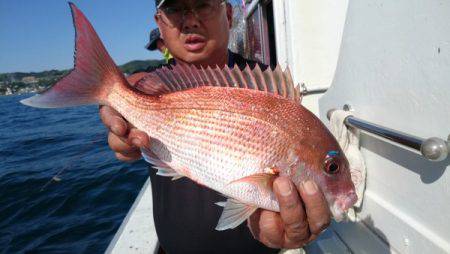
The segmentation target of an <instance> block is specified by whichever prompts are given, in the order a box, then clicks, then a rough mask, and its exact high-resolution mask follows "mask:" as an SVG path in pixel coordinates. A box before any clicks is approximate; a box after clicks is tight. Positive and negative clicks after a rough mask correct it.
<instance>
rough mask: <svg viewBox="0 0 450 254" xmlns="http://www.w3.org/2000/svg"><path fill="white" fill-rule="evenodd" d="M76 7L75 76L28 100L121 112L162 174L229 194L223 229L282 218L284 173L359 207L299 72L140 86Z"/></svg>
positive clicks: (184, 73)
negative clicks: (307, 102) (279, 189)
mask: <svg viewBox="0 0 450 254" xmlns="http://www.w3.org/2000/svg"><path fill="white" fill-rule="evenodd" d="M71 8H72V13H73V16H74V23H75V28H76V31H77V33H76V34H77V35H76V57H75V69H74V70H73V71H72V72H71V73H70V74H69V75H68V76H66V77H65V78H63V79H62V80H61V81H60V82H58V83H57V84H56V85H55V86H53V87H52V88H51V89H49V90H48V91H46V92H44V93H43V94H40V95H36V96H34V97H31V98H28V99H25V100H23V101H22V103H24V104H26V105H30V106H34V107H44V108H52V107H63V106H77V105H83V104H93V103H99V104H103V105H109V106H111V107H113V108H114V109H116V110H117V111H118V112H119V113H121V114H122V115H123V116H124V117H125V118H126V119H127V120H128V121H129V122H130V123H132V124H133V125H135V126H136V127H137V128H138V129H140V130H143V131H145V132H146V133H147V134H148V135H149V136H150V137H151V138H152V142H151V147H149V148H148V149H145V150H143V151H142V152H143V156H144V158H145V159H146V160H147V161H148V162H150V163H152V164H153V165H154V167H155V168H156V169H158V174H159V175H162V176H168V177H173V178H175V179H176V178H179V177H188V178H190V179H191V180H193V181H195V182H197V183H199V184H202V185H204V186H207V187H209V188H211V189H214V190H216V191H218V192H220V193H222V194H223V195H225V196H226V197H228V200H227V202H226V203H224V204H221V205H223V206H224V207H225V208H224V212H223V214H222V216H221V218H220V220H219V224H218V226H217V229H218V230H224V229H228V228H234V227H236V226H238V225H239V224H240V223H242V222H243V221H244V220H245V219H246V218H248V217H249V216H250V215H251V214H252V213H253V212H254V211H255V210H256V209H257V208H264V209H268V210H273V211H278V210H279V207H278V202H277V200H276V197H275V195H274V193H273V191H272V182H273V179H274V178H275V177H277V176H278V175H283V176H287V177H289V178H290V179H291V180H292V181H293V182H294V183H295V184H297V185H298V184H300V183H301V182H303V181H305V180H308V179H312V180H314V181H315V182H316V183H317V184H318V186H319V187H320V189H321V190H322V191H323V193H324V194H325V197H326V199H327V201H328V203H329V206H330V210H331V212H332V213H333V215H334V217H335V218H336V219H340V218H342V215H343V212H344V211H345V210H347V209H348V208H349V207H351V206H352V205H353V203H354V202H355V201H356V194H355V191H354V186H353V183H352V182H351V178H350V172H349V168H348V162H347V159H346V158H345V156H344V154H343V152H342V151H341V149H340V148H339V145H338V143H337V142H336V140H335V139H334V137H333V136H332V135H331V134H330V132H329V131H328V130H327V128H326V127H325V126H324V125H323V124H322V122H321V121H320V120H319V119H318V118H316V117H315V116H314V115H313V114H312V113H311V112H309V111H308V110H307V109H305V108H304V107H303V106H301V105H300V99H301V97H300V93H299V91H298V89H295V88H294V85H293V83H292V80H291V77H290V73H289V70H287V71H285V72H282V71H281V70H280V68H279V67H277V68H276V69H275V70H270V69H268V70H265V71H261V69H259V67H258V66H257V67H256V68H255V69H253V70H251V69H250V68H249V67H248V66H247V68H245V69H244V70H242V71H241V70H240V69H239V68H237V67H235V68H231V69H230V68H227V67H225V68H224V69H219V68H215V69H211V68H207V69H197V68H196V67H193V66H184V65H177V66H174V67H173V69H168V68H162V69H158V70H156V71H155V72H152V73H149V74H148V75H147V76H145V77H144V78H142V79H141V80H140V81H139V82H138V83H137V84H136V86H135V87H131V86H130V85H129V84H128V83H127V81H126V79H125V78H124V76H123V75H122V73H121V72H120V70H118V68H117V67H116V65H115V64H114V62H113V61H112V59H111V58H110V56H109V55H108V53H107V52H106V50H105V48H104V47H103V45H102V43H101V41H100V40H99V38H98V36H97V35H96V33H95V31H94V29H93V28H92V26H91V25H90V23H89V21H88V20H87V19H86V18H85V17H84V15H83V14H82V13H81V11H79V10H78V9H77V8H76V7H75V6H74V5H73V4H71Z"/></svg>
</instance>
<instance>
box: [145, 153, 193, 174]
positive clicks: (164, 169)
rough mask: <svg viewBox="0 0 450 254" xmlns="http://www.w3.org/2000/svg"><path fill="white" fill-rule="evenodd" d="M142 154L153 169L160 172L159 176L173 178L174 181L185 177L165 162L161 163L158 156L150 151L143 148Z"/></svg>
mask: <svg viewBox="0 0 450 254" xmlns="http://www.w3.org/2000/svg"><path fill="white" fill-rule="evenodd" d="M141 153H142V157H144V159H145V161H146V162H148V163H150V164H152V165H153V167H154V168H155V169H157V170H158V172H157V173H156V174H157V175H160V176H167V177H172V180H173V181H175V180H178V179H180V178H182V177H184V176H183V175H180V174H179V173H178V172H176V171H175V170H174V169H173V168H171V167H170V166H169V165H167V164H166V163H165V162H163V161H161V160H160V159H159V158H158V156H156V155H155V154H154V153H153V152H152V151H151V150H150V149H148V148H141Z"/></svg>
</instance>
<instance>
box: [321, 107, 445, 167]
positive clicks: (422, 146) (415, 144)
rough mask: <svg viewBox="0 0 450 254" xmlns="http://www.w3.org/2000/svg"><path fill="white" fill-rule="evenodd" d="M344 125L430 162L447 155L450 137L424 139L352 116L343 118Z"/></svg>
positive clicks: (330, 113)
mask: <svg viewBox="0 0 450 254" xmlns="http://www.w3.org/2000/svg"><path fill="white" fill-rule="evenodd" d="M335 110H336V109H331V110H329V111H328V113H327V117H328V119H330V118H331V115H332V114H333V112H334V111H335ZM344 124H345V125H347V126H349V127H353V128H357V129H360V130H362V131H364V132H367V133H369V134H373V135H376V136H378V137H382V138H385V139H388V140H390V141H393V142H395V143H397V144H400V145H403V146H405V147H408V148H410V149H412V150H414V151H417V152H419V153H420V154H422V156H423V157H425V158H426V159H428V160H430V161H443V160H445V159H446V158H447V157H448V155H449V151H450V135H449V137H448V140H447V141H445V140H443V139H441V138H436V137H432V138H427V139H424V138H420V137H416V136H413V135H410V134H407V133H404V132H401V131H397V130H394V129H390V128H387V127H384V126H381V125H378V124H374V123H370V122H367V121H364V120H362V119H359V118H357V117H354V116H352V115H350V116H348V117H346V118H345V120H344Z"/></svg>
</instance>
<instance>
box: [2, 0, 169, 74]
mask: <svg viewBox="0 0 450 254" xmlns="http://www.w3.org/2000/svg"><path fill="white" fill-rule="evenodd" d="M72 2H73V3H75V5H77V6H78V8H79V9H80V10H81V11H82V12H83V13H84V14H85V15H86V17H87V18H88V19H89V20H90V21H91V23H92V25H93V26H94V29H95V30H96V31H97V33H98V35H99V37H100V39H101V40H102V41H103V43H104V45H105V47H106V49H107V50H108V52H109V54H110V55H111V57H112V58H113V59H114V61H115V62H116V64H118V65H120V64H124V63H126V62H128V61H131V60H145V59H161V58H162V56H161V54H160V53H159V52H150V51H148V50H147V49H145V47H144V46H145V45H146V44H147V42H148V37H149V33H150V30H151V29H153V28H155V27H156V24H155V21H154V19H153V16H154V14H155V5H154V1H153V0H131V1H124V0H73V1H72ZM74 34H75V31H74V28H73V25H72V17H71V13H70V8H69V5H68V2H67V1H64V0H0V73H5V72H32V71H33V72H39V71H44V70H51V69H71V68H72V67H73V50H74Z"/></svg>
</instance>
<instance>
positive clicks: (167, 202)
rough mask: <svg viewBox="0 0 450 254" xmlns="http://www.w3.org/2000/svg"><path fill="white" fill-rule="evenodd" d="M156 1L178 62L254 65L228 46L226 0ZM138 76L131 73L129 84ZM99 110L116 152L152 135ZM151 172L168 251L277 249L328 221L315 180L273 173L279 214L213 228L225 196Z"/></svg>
mask: <svg viewBox="0 0 450 254" xmlns="http://www.w3.org/2000/svg"><path fill="white" fill-rule="evenodd" d="M156 5H157V13H156V15H155V21H156V23H157V25H158V27H159V29H160V32H161V35H162V36H163V38H164V42H165V46H166V47H167V48H168V49H169V50H170V52H171V54H172V55H173V57H174V59H175V62H176V63H179V62H182V63H189V64H194V65H196V66H203V67H206V66H216V65H217V66H220V67H224V66H225V65H227V64H228V65H234V64H237V65H239V66H242V65H245V63H247V62H248V63H249V64H251V65H254V64H255V63H252V62H249V61H246V60H245V59H243V58H242V57H240V56H239V55H236V54H234V53H231V52H230V51H228V48H227V45H228V38H229V37H228V36H229V35H228V32H229V29H230V27H231V19H232V8H231V6H230V4H228V3H227V2H226V1H224V0H166V1H164V0H156ZM140 75H141V76H142V74H140ZM136 80H137V78H133V77H131V78H130V83H133V82H135V81H136ZM100 115H101V118H102V120H103V122H104V124H105V125H106V126H107V127H108V128H109V130H110V132H109V136H108V142H109V145H110V147H111V148H112V150H114V151H115V152H116V157H117V158H118V159H120V160H123V161H133V160H137V159H139V158H140V157H141V154H140V151H139V148H140V147H145V146H149V144H150V143H151V140H150V139H149V137H148V136H147V135H146V134H145V133H143V132H141V131H139V130H137V129H136V128H133V126H130V125H129V124H128V123H127V122H126V121H125V120H124V119H123V118H122V117H121V116H120V115H119V114H118V113H117V112H115V111H114V110H113V109H111V108H110V107H106V106H105V107H102V108H101V109H100ZM150 178H151V182H152V191H153V199H154V203H153V207H154V220H155V226H156V231H157V234H158V238H159V241H160V243H161V246H162V248H163V250H164V251H166V252H167V253H276V252H277V250H275V249H278V248H298V247H301V246H303V245H305V244H307V243H309V242H311V241H312V240H314V239H315V238H316V237H317V236H318V235H319V234H320V233H321V232H322V231H323V230H324V229H325V228H326V227H327V226H328V225H329V223H330V214H329V209H328V206H327V204H326V201H325V199H324V197H323V194H322V192H321V191H320V190H319V189H318V187H317V185H316V184H315V183H314V182H312V181H308V182H306V183H303V184H302V185H301V186H294V184H293V183H292V182H291V181H290V180H288V179H287V178H284V177H278V178H277V179H276V180H275V181H274V191H275V194H276V196H277V199H278V201H279V203H280V213H276V212H272V211H267V210H262V209H259V210H258V211H257V212H255V213H254V214H253V215H252V216H251V217H250V219H249V220H248V227H247V226H246V225H244V224H242V225H240V226H239V227H237V228H236V229H233V230H226V231H215V230H214V227H215V225H216V223H217V221H218V219H219V217H220V213H221V209H220V208H219V207H217V206H215V205H214V204H213V203H214V202H217V201H223V200H224V198H223V197H221V196H220V195H218V194H217V193H215V192H213V191H211V190H209V189H206V188H204V187H201V186H199V185H197V184H195V183H193V182H192V181H190V180H189V179H180V180H177V181H172V180H171V179H169V178H163V177H160V176H156V174H155V171H153V170H151V171H150ZM252 236H253V237H254V238H255V239H257V240H259V242H261V243H263V244H264V245H265V246H263V245H262V244H260V243H259V242H258V241H256V240H254V239H253V237H252ZM266 246H267V247H269V248H267V247H266ZM271 248H275V249H271Z"/></svg>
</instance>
